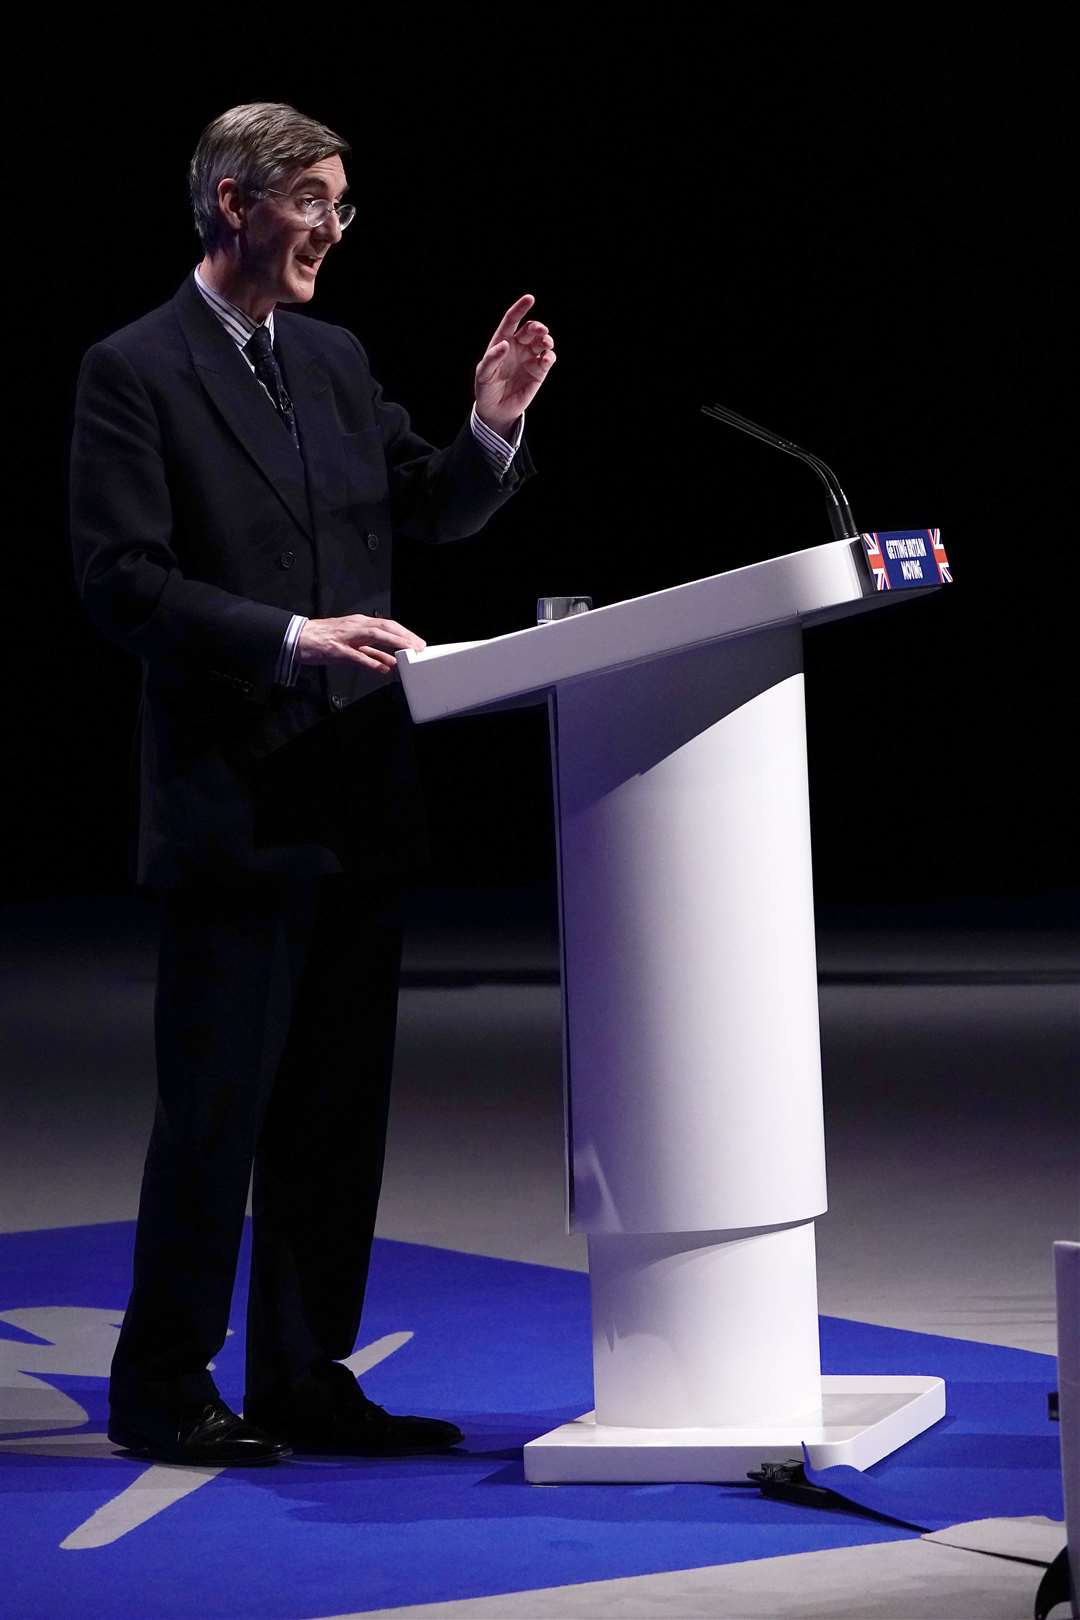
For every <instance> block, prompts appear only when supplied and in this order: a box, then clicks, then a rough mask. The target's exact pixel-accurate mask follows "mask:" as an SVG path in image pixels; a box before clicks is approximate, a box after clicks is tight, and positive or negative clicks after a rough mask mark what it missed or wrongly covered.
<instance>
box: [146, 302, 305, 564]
mask: <svg viewBox="0 0 1080 1620" xmlns="http://www.w3.org/2000/svg"><path fill="white" fill-rule="evenodd" d="M174 305H175V309H176V314H177V319H178V320H179V322H180V326H181V329H182V331H183V333H184V337H185V338H186V340H187V344H188V347H189V349H190V350H191V358H192V362H193V364H194V366H195V369H196V371H197V372H198V374H199V378H200V380H201V382H202V385H203V387H204V388H205V389H206V392H207V393H208V394H209V396H210V398H211V400H212V401H213V403H214V405H215V406H216V407H217V410H218V412H219V413H220V415H221V416H222V417H223V418H224V420H225V422H226V424H227V426H228V427H229V428H230V429H231V431H232V432H233V433H234V434H235V435H236V437H237V439H239V441H240V443H241V444H242V445H243V447H244V449H245V450H246V451H247V453H248V455H249V456H250V457H251V459H252V461H254V463H255V465H256V466H257V467H258V468H259V471H260V472H261V473H262V474H263V476H264V477H265V478H266V479H267V480H268V481H269V482H270V484H271V485H272V486H273V488H274V490H275V491H276V492H277V494H278V496H279V497H280V499H281V501H282V502H283V504H284V505H285V506H286V508H287V509H288V511H289V512H290V513H291V515H292V516H293V517H294V518H295V519H296V521H297V523H298V524H299V525H300V527H301V528H302V529H303V530H304V532H305V534H307V535H309V536H310V537H311V538H312V539H314V534H313V527H312V521H311V512H310V509H309V507H308V498H307V489H306V487H305V483H304V464H303V462H302V461H301V459H300V457H299V456H298V455H297V453H296V447H295V446H294V444H293V442H292V439H291V438H290V437H289V434H288V433H287V432H286V430H285V427H284V425H283V423H282V421H281V419H280V417H279V416H278V414H277V412H276V411H275V409H274V407H273V405H272V404H271V402H270V400H269V399H268V398H267V396H266V394H265V392H264V391H263V389H262V388H261V387H260V386H259V384H258V382H257V381H256V379H255V378H254V376H253V375H252V373H251V371H250V369H249V367H248V364H247V361H246V360H245V359H244V357H243V355H242V354H241V353H240V351H239V350H238V349H237V347H236V344H235V343H234V342H233V340H232V338H231V337H230V336H229V334H228V333H227V332H226V331H225V329H224V327H223V326H222V325H221V323H220V321H219V320H218V319H217V316H216V315H215V314H214V313H213V311H212V310H211V309H209V308H208V307H207V304H206V301H205V299H204V298H203V296H202V294H201V293H200V292H199V289H198V288H197V287H196V285H195V281H194V278H193V277H192V276H189V277H188V278H187V280H186V281H185V282H184V284H183V286H182V287H181V288H180V291H179V292H178V293H177V295H176V298H175V300H174ZM276 326H277V322H276V321H275V327H276ZM289 386H290V391H291V387H292V383H291V379H289ZM297 420H298V422H299V421H300V413H299V411H298V412H297ZM303 432H304V430H303V426H302V425H301V426H300V433H301V442H303Z"/></svg>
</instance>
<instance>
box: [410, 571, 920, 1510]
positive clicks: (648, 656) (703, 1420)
mask: <svg viewBox="0 0 1080 1620" xmlns="http://www.w3.org/2000/svg"><path fill="white" fill-rule="evenodd" d="M925 594H926V592H925V591H923V590H912V591H908V592H905V593H903V595H902V596H898V593H896V592H888V593H878V592H876V591H875V590H874V588H873V585H872V582H871V578H870V574H869V570H868V569H867V567H866V565H865V562H864V559H863V557H862V554H861V542H860V541H858V540H841V541H834V542H833V543H831V544H828V545H823V546H817V547H814V548H813V549H812V550H809V551H801V552H796V553H794V554H793V555H791V556H787V557H777V558H774V559H773V560H771V561H768V562H761V563H755V564H754V565H752V566H751V567H748V568H739V569H736V570H734V571H733V572H732V573H728V574H718V575H715V576H714V577H713V578H711V579H703V580H698V581H696V582H695V583H693V584H689V585H681V586H678V587H677V588H675V589H673V590H666V591H659V592H657V593H656V594H654V595H651V596H645V597H641V598H639V599H638V600H636V601H630V602H618V603H615V604H614V605H612V606H610V607H604V608H599V609H596V610H594V611H593V612H591V613H585V614H581V615H580V616H577V617H573V618H568V619H563V620H558V621H555V622H554V623H550V624H542V625H537V626H534V627H531V628H529V629H527V630H520V631H516V632H514V633H513V634H511V635H506V636H498V637H496V638H495V639H494V640H491V641H483V642H473V643H461V644H457V645H453V646H441V647H429V648H427V649H426V650H425V651H424V652H421V653H413V652H404V653H401V654H400V655H399V658H398V663H399V667H400V673H401V679H402V683H403V685H404V688H405V693H406V696H407V699H408V703H409V707H410V710H411V712H412V716H413V719H414V720H416V721H418V722H423V721H429V720H435V719H439V718H443V717H445V716H449V715H460V714H470V713H478V712H482V711H483V710H486V709H491V708H495V707H506V706H509V705H515V706H516V705H520V704H529V703H541V702H547V704H548V705H549V711H550V716H551V755H552V767H553V776H554V794H555V807H556V825H557V828H558V871H559V917H560V930H561V942H562V995H563V1032H564V1074H565V1095H566V1140H567V1209H568V1224H569V1229H571V1230H577V1231H584V1232H586V1233H587V1234H588V1239H589V1273H590V1279H591V1288H592V1314H593V1366H594V1380H595V1394H596V1410H595V1412H590V1413H588V1414H587V1415H586V1416H584V1417H582V1418H579V1419H578V1420H577V1421H575V1422H573V1423H567V1424H564V1425H562V1426H561V1427H560V1428H557V1429H555V1430H553V1431H552V1432H551V1433H550V1434H547V1435H544V1436H542V1437H541V1438H540V1439H537V1440H534V1441H532V1442H530V1443H529V1444H528V1445H527V1446H526V1447H525V1473H526V1478H527V1479H529V1480H530V1481H532V1482H533V1483H535V1484H554V1483H559V1482H563V1481H578V1482H585V1481H604V1482H626V1483H630V1482H650V1481H676V1480H708V1481H716V1482H722V1481H739V1482H742V1481H744V1480H745V1475H746V1471H747V1469H749V1468H753V1467H756V1466H758V1465H759V1464H760V1463H762V1462H778V1461H783V1460H785V1459H787V1458H790V1457H793V1456H795V1457H797V1456H799V1454H800V1450H799V1448H800V1443H805V1444H806V1446H807V1448H808V1452H809V1455H810V1459H811V1461H812V1463H813V1464H814V1466H815V1467H827V1466H829V1465H830V1464H831V1463H841V1462H842V1463H849V1464H852V1465H854V1466H855V1467H857V1468H866V1467H868V1466H869V1465H870V1464H871V1463H873V1462H876V1461H877V1460H878V1459H879V1458H881V1457H883V1456H885V1455H887V1454H888V1453H889V1452H890V1451H893V1450H895V1449H896V1448H897V1447H898V1446H900V1445H902V1444H903V1443H904V1442H905V1441H907V1440H909V1439H911V1438H912V1437H913V1436H914V1435H916V1434H919V1433H921V1432H922V1431H923V1430H924V1429H926V1428H928V1427H929V1426H930V1425H931V1424H932V1423H935V1422H936V1421H937V1420H938V1419H939V1418H940V1417H942V1416H943V1415H944V1411H945V1387H944V1384H943V1382H942V1381H941V1379H939V1378H933V1377H908V1376H904V1377H880V1376H878V1377H828V1376H826V1377H823V1376H822V1373H821V1365H820V1358H819V1349H818V1321H817V1277H816V1271H815V1257H814V1218H815V1217H816V1216H817V1215H820V1214H821V1213H822V1212H823V1211H824V1210H825V1208H826V1197H825V1153H824V1138H823V1128H822V1104H821V1063H820V1048H819V1038H818V1006H817V963H816V956H815V947H814V913H813V893H812V881H811V865H810V821H809V810H808V797H807V773H806V727H805V715H804V705H803V675H802V628H803V626H804V625H808V624H815V623H820V622H823V621H826V620H829V619H834V618H841V617H844V616H846V615H848V614H851V613H857V612H861V611H864V610H866V609H869V608H876V607H881V606H886V605H889V604H890V603H893V602H895V601H897V600H898V599H899V600H903V599H904V597H914V596H916V595H925Z"/></svg>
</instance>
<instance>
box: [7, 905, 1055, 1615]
mask: <svg viewBox="0 0 1080 1620" xmlns="http://www.w3.org/2000/svg"><path fill="white" fill-rule="evenodd" d="M500 903H501V902H500V898H499V897H494V899H493V900H491V901H490V902H489V903H488V905H487V907H486V909H485V908H481V911H480V912H479V913H476V914H474V915H472V916H471V917H470V918H467V919H466V921H465V925H464V926H463V927H461V928H460V929H456V930H455V929H454V928H453V927H451V926H450V925H449V924H442V923H438V922H437V921H435V922H433V921H432V918H431V916H430V915H429V916H427V917H423V916H420V917H418V921H417V925H416V926H415V928H414V930H413V933H412V936H411V938H410V946H409V951H408V955H407V973H406V979H405V985H404V989H403V993H402V1006H401V1018H400V1024H399V1045H398V1057H397V1064H396V1074H395V1098H394V1107H393V1115H392V1125H391V1136H390V1147H389V1155H388V1163H387V1176H386V1182H385V1187H384V1194H383V1201H382V1207H381V1217H380V1224H379V1232H380V1235H381V1236H383V1237H386V1238H391V1239H396V1240H399V1241H402V1240H403V1241H405V1242H408V1243H412V1244H422V1245H427V1246H430V1247H434V1248H442V1249H450V1250H458V1251H464V1252H465V1253H467V1254H472V1255H477V1256H490V1257H497V1258H502V1259H507V1260H515V1261H525V1262H531V1263H533V1264H539V1265H542V1266H548V1267H556V1268H560V1269H563V1270H567V1271H580V1270H583V1269H584V1242H583V1240H582V1239H579V1238H576V1237H568V1236H567V1235H566V1233H565V1230H564V1226H563V1211H562V1180H563V1175H562V1159H561V1122H562V1115H561V1090H560V1084H561V1082H560V1032H559V996H558V988H557V984H555V983H554V982H552V968H553V957H552V954H551V949H550V939H549V938H548V937H547V935H545V934H544V932H543V930H542V929H541V930H539V931H537V930H536V929H533V928H530V927H529V926H525V925H520V924H519V925H517V926H508V927H507V929H506V930H505V933H504V934H503V935H502V936H501V939H500V935H499V930H498V909H499V905H500ZM511 915H512V912H511ZM894 921H895V920H894ZM0 930H2V933H0V952H2V959H3V982H4V997H5V1006H4V1032H3V1045H4V1050H5V1059H6V1061H5V1071H6V1075H5V1080H4V1105H3V1117H4V1130H3V1132H2V1133H0V1189H2V1191H0V1231H3V1232H8V1233H15V1232H27V1233H29V1232H38V1231H44V1230H47V1229H52V1228H59V1227H86V1226H89V1225H96V1224H100V1223H107V1222H116V1221H127V1220H131V1219H132V1218H133V1217H134V1214H135V1210H136V1200H137V1190H138V1182H139V1174H140V1169H141V1158H142V1153H143V1150H144V1146H145V1137H146V1133H147V1131H148V1128H149V1121H150V1116H151V1109H152V1091H151V1087H152V1063H151V1030H150V1012H151V998H152V988H153V948H152V936H153V929H152V919H151V918H150V917H149V915H148V914H147V912H146V910H145V909H144V908H143V907H141V906H140V905H139V904H138V903H129V902H108V903H106V902H95V901H79V902H68V903H66V904H60V903H54V904H47V905H41V906H32V907H31V906H24V907H18V908H9V909H8V910H7V911H6V912H5V913H3V914H0ZM496 940H499V941H500V942H499V944H498V945H497V946H494V945H493V942H495V941H496ZM819 947H820V960H821V964H822V970H823V971H822V987H821V1014H822V1047H823V1065H824V1076H825V1099H826V1135H827V1146H828V1156H829V1157H828V1162H829V1188H830V1209H829V1213H828V1214H827V1215H826V1216H825V1217H823V1218H822V1219H821V1221H820V1222H819V1223H818V1252H819V1277H820V1301H821V1310H822V1312H823V1313H825V1314H828V1315H830V1316H836V1317H844V1318H850V1319H853V1320H855V1321H859V1322H863V1323H869V1324H879V1325H881V1326H885V1327H893V1328H902V1329H907V1330H909V1331H914V1332H920V1333H929V1334H938V1335H945V1336H948V1337H950V1338H960V1339H967V1340H975V1341H979V1342H981V1343H983V1344H986V1345H999V1346H1011V1347H1014V1348H1017V1349H1021V1350H1029V1351H1038V1352H1042V1353H1044V1354H1052V1353H1053V1349H1054V1309H1053V1297H1052V1273H1051V1264H1050V1245H1051V1243H1052V1242H1053V1240H1054V1239H1055V1238H1060V1237H1073V1238H1075V1237H1077V1236H1078V1235H1080V1232H1078V1227H1080V1196H1078V1193H1080V1176H1078V1169H1080V1146H1078V1143H1080V1132H1078V1130H1077V1126H1078V1124H1080V1087H1078V1085H1077V1078H1078V1076H1077V1067H1078V1065H1077V1057H1078V1050H1080V1040H1078V1034H1080V1018H1078V998H1077V980H1078V977H1080V975H1078V972H1077V966H1076V954H1075V939H1074V938H1073V937H1072V936H1070V935H1069V934H1068V933H1067V932H1066V931H1065V930H1064V929H1034V928H1030V929H1023V930H1019V929H1014V930H1010V931H1004V930H1001V929H994V928H985V927H984V928H973V929H967V930H964V929H959V928H956V927H951V928H950V927H937V926H934V925H933V924H932V922H931V923H927V921H926V920H925V919H923V920H922V921H921V922H918V923H914V922H913V921H912V919H911V918H910V917H908V918H905V919H901V920H900V921H899V922H898V923H896V925H895V926H892V925H890V920H889V919H887V918H886V919H878V920H877V922H876V923H875V924H874V925H873V926H870V925H869V923H867V922H866V920H865V919H863V920H861V921H860V920H858V919H856V920H855V922H854V923H853V921H852V919H850V918H847V919H841V920H839V921H838V922H837V924H836V926H835V927H831V928H823V930H822V932H821V935H820V939H819ZM478 1143H483V1144H487V1146H486V1148H485V1149H483V1150H480V1149H478V1147H477V1144H478ZM6 1293H7V1290H5V1297H4V1299H3V1300H2V1301H0V1310H4V1309H7V1308H8V1307H9V1306H12V1305H15V1306H17V1305H18V1304H19V1301H16V1300H11V1301H9V1300H8V1299H7V1298H6ZM928 1561H929V1567H930V1568H932V1570H933V1572H934V1575H935V1578H936V1579H937V1581H938V1583H939V1584H938V1585H937V1587H936V1588H934V1589H928V1587H927V1580H928V1577H927V1573H926V1571H927V1567H928ZM986 1564H987V1559H986V1556H985V1555H981V1554H978V1553H973V1552H968V1551H963V1550H959V1549H943V1548H941V1547H930V1546H928V1545H927V1544H926V1543H924V1542H922V1541H919V1540H909V1541H902V1542H889V1543H888V1544H884V1543H874V1544H870V1545H866V1546H856V1547H846V1548H834V1549H829V1550H824V1551H820V1552H798V1553H797V1554H795V1555H793V1556H789V1557H785V1558H775V1559H774V1558H765V1559H753V1560H751V1561H749V1562H744V1563H740V1564H738V1565H727V1564H724V1565H720V1566H717V1567H715V1568H713V1567H711V1566H709V1565H708V1563H707V1561H703V1563H702V1566H701V1567H699V1568H695V1569H687V1570H682V1571H678V1572H668V1573H662V1574H650V1575H640V1576H633V1577H629V1578H626V1579H612V1580H603V1581H599V1582H589V1581H586V1582H584V1583H582V1582H580V1581H577V1582H575V1583H573V1584H572V1585H570V1586H561V1587H557V1588H555V1587H545V1588H542V1589H535V1590H531V1591H524V1592H519V1593H515V1594H513V1595H505V1596H502V1597H499V1598H492V1597H477V1598H471V1597H469V1598H463V1597H455V1598H454V1600H453V1601H452V1602H449V1603H436V1604H434V1605H430V1604H428V1605H422V1606H420V1607H418V1608H417V1607H409V1608H397V1609H395V1610H393V1611H392V1612H394V1613H395V1614H398V1615H401V1616H405V1615H412V1614H416V1615H417V1616H419V1615H421V1614H423V1615H431V1616H435V1615H463V1616H464V1615H470V1616H475V1617H476V1620H480V1617H481V1616H487V1617H494V1616H503V1615H505V1616H507V1617H510V1616H519V1615H520V1616H523V1617H524V1616H526V1615H560V1616H566V1617H571V1616H579V1615H580V1616H585V1615H593V1614H595V1615H602V1614H614V1613H618V1614H620V1615H622V1614H630V1613H633V1614H642V1615H652V1614H656V1615H661V1614H666V1615H672V1616H675V1615H695V1614H699V1613H700V1614H705V1613H708V1614H710V1615H713V1616H721V1617H722V1616H737V1615H747V1616H750V1615H758V1614H761V1615H764V1614H769V1615H772V1616H777V1617H779V1616H783V1615H788V1614H790V1615H796V1614H798V1615H799V1616H802V1617H809V1616H811V1615H818V1614H820V1615H826V1614H827V1615H844V1616H846V1615H855V1614H858V1615H860V1616H868V1615H871V1614H875V1615H881V1616H893V1615H895V1616H897V1617H900V1616H904V1617H906V1616H909V1615H910V1616H919V1615H923V1614H926V1615H930V1614H939V1613H946V1612H947V1613H950V1614H954V1615H957V1616H962V1615H966V1614H971V1615H975V1614H978V1615H979V1616H981V1617H983V1620H992V1617H994V1616H997V1615H1001V1616H1005V1615H1012V1614H1017V1615H1019V1614H1022V1613H1026V1612H1030V1603H1031V1596H1032V1594H1033V1592H1034V1585H1035V1581H1036V1579H1037V1571H1035V1570H1034V1569H1033V1567H1032V1566H1026V1565H1022V1564H1014V1563H1008V1562H1006V1561H1004V1560H1000V1559H994V1560H992V1565H993V1578H992V1579H989V1578H988V1576H987V1573H986V1567H985V1566H986ZM942 1582H944V1583H945V1584H944V1585H942V1584H941V1583H942ZM1021 1587H1022V1589H1023V1600H1022V1601H1021ZM459 1590H460V1589H459ZM870 1595H873V1598H874V1606H873V1607H871V1606H870V1603H869V1598H870ZM879 1600H880V1601H879ZM927 1603H930V1604H936V1605H937V1607H926V1606H922V1607H920V1606H919V1605H920V1604H922V1605H925V1604H927ZM882 1605H884V1606H882ZM965 1605H967V1606H965ZM86 1612H90V1611H86ZM146 1612H147V1613H149V1612H150V1611H146ZM237 1612H239V1611H237ZM305 1612H307V1613H309V1614H312V1615H314V1614H316V1613H324V1612H326V1611H325V1610H323V1611H320V1610H318V1609H317V1608H312V1609H309V1610H307V1611H305ZM367 1612H369V1613H371V1612H375V1611H372V1610H369V1611H367ZM379 1612H382V1611H379ZM385 1612H391V1611H385ZM117 1620H119V1617H117Z"/></svg>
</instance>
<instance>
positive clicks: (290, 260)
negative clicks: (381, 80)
mask: <svg viewBox="0 0 1080 1620" xmlns="http://www.w3.org/2000/svg"><path fill="white" fill-rule="evenodd" d="M347 190H348V183H347V181H346V179H345V169H344V167H343V165H342V162H341V159H340V157H337V156H334V157H328V158H321V159H320V160H319V162H318V163H313V164H312V165H311V167H310V168H307V169H298V170H297V171H296V172H295V173H294V174H292V175H287V176H286V177H285V179H283V180H281V181H279V183H278V186H277V188H276V190H275V193H274V194H273V195H272V196H264V197H260V198H259V200H258V201H257V202H253V203H250V204H249V205H248V208H247V216H246V229H245V230H244V232H243V233H242V235H241V258H242V263H243V267H244V272H245V274H246V275H247V276H250V278H251V280H252V281H253V283H255V284H256V285H257V287H258V289H259V291H260V292H261V293H262V294H264V295H265V296H266V297H268V298H271V299H273V301H274V303H277V304H306V303H307V302H308V300H309V298H310V297H311V296H312V294H313V293H314V291H315V278H316V277H317V275H318V273H319V266H320V264H321V263H322V261H323V258H324V257H325V255H326V254H327V252H328V251H329V249H330V248H332V247H333V245H334V243H335V242H338V241H340V240H341V226H340V225H339V224H338V219H337V215H336V214H335V213H333V212H332V211H331V213H330V214H329V216H328V218H327V219H326V220H325V221H324V223H323V224H321V225H316V226H315V227H314V228H312V227H311V226H309V225H307V224H305V221H304V210H303V205H304V203H305V202H306V201H307V200H308V199H309V198H313V197H320V198H325V199H327V200H328V201H330V202H340V201H341V199H342V198H343V197H344V195H345V193H346V191H347ZM278 192H284V193H286V195H285V196H279V195H278V194H277V193H278Z"/></svg>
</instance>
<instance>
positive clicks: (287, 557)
mask: <svg viewBox="0 0 1080 1620" xmlns="http://www.w3.org/2000/svg"><path fill="white" fill-rule="evenodd" d="M295 561H296V552H295V551H283V552H282V553H281V556H280V557H279V558H278V567H279V568H291V567H292V565H293V563H294V562H295Z"/></svg>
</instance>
